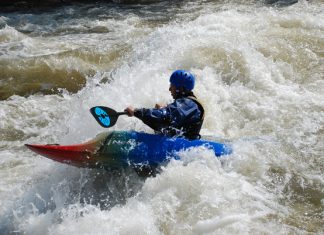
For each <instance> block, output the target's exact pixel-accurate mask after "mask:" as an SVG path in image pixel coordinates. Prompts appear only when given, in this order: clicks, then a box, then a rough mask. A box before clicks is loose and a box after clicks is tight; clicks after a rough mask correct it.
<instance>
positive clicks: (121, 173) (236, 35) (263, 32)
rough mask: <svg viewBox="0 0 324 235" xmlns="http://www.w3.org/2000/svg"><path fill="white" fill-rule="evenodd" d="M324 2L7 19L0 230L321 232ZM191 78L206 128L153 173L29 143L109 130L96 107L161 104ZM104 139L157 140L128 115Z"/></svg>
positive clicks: (169, 5) (135, 7)
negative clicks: (43, 151) (185, 74)
mask: <svg viewBox="0 0 324 235" xmlns="http://www.w3.org/2000/svg"><path fill="white" fill-rule="evenodd" d="M323 13H324V4H323V1H320V0H318V1H298V2H297V3H295V4H292V5H289V4H288V5H285V4H283V5H280V4H279V5H274V4H266V3H265V2H262V1H249V0H246V1H243V0H242V1H236V2H234V1H233V2H231V1H179V2H176V1H174V2H172V1H132V2H131V3H128V4H125V3H121V2H118V3H105V4H104V3H100V4H77V5H69V6H64V7H59V8H54V9H52V10H48V11H39V12H38V11H36V12H35V11H31V12H13V13H0V234H33V235H37V234H39V235H43V234H55V235H56V234H57V235H59V234H323V233H324V222H323V221H324V79H323V78H324V17H323V15H324V14H323ZM176 69H187V70H190V71H191V72H192V73H193V74H194V75H195V76H196V87H195V89H194V92H195V94H196V95H197V97H198V98H199V100H200V101H201V102H202V103H203V105H204V107H205V111H206V114H205V115H206V116H205V121H204V125H203V127H202V131H201V134H202V135H203V136H208V138H214V139H216V140H219V141H223V140H226V141H229V142H231V144H232V145H233V149H234V152H233V154H231V155H229V156H226V157H222V158H215V157H214V156H213V153H211V152H210V151H208V150H206V149H203V148H196V149H190V150H188V151H183V152H181V153H180V155H181V159H180V160H171V161H170V162H169V163H168V164H165V165H163V166H161V169H160V173H159V174H157V175H156V176H155V177H140V176H138V175H137V174H136V172H134V171H133V170H132V169H123V170H112V171H107V170H104V169H83V168H76V167H73V166H68V165H64V164H60V163H57V162H53V161H51V160H49V159H46V158H43V157H41V156H39V155H36V154H35V153H32V152H31V151H29V150H28V149H26V147H25V146H24V144H26V143H42V144H46V143H59V144H74V143H81V142H84V141H86V140H89V139H92V138H94V136H96V135H97V134H99V133H101V132H104V131H106V130H105V129H103V128H102V127H100V126H99V125H98V124H97V123H96V121H95V120H94V118H93V117H92V116H91V114H90V112H89V109H90V108H91V107H93V106H97V105H104V106H108V107H111V108H113V109H115V110H117V111H122V110H124V108H126V107H127V106H129V105H132V106H133V107H139V108H140V107H147V108H148V107H154V105H155V104H156V103H168V102H170V101H172V97H171V95H170V93H169V91H168V87H169V76H170V75H171V73H172V72H173V71H174V70H176ZM111 130H136V131H144V132H148V133H152V130H151V129H150V128H149V127H147V126H145V125H144V124H143V123H142V122H141V121H139V120H138V119H136V118H129V117H125V116H123V117H119V119H118V122H117V124H116V125H115V126H114V127H113V128H111Z"/></svg>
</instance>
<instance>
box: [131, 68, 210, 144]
mask: <svg viewBox="0 0 324 235" xmlns="http://www.w3.org/2000/svg"><path fill="white" fill-rule="evenodd" d="M194 86H195V77H194V76H193V75H192V74H191V73H190V72H188V71H185V70H176V71H174V72H173V73H172V75H171V77H170V88H169V91H170V92H171V95H172V97H173V98H174V101H173V102H172V103H170V104H168V105H166V106H165V107H163V106H160V105H158V104H156V106H155V108H151V109H146V108H140V109H134V108H133V107H131V106H129V107H127V108H126V109H125V111H126V112H127V113H128V116H130V117H132V116H135V117H137V118H139V119H140V120H142V121H143V122H144V123H145V124H146V125H148V126H149V127H151V128H152V129H153V130H154V131H155V132H157V133H161V134H163V135H165V136H168V137H184V138H187V139H189V140H195V139H200V134H199V132H200V129H201V126H202V124H203V121H204V108H203V106H202V105H201V103H200V102H199V101H198V100H197V98H196V96H195V95H194V93H193V92H192V90H193V88H194Z"/></svg>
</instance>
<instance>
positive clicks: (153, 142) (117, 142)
mask: <svg viewBox="0 0 324 235" xmlns="http://www.w3.org/2000/svg"><path fill="white" fill-rule="evenodd" d="M26 147H28V148H29V149H30V150H32V151H34V152H36V153H38V154H40V155H42V156H44V157H47V158H49V159H52V160H54V161H57V162H61V163H65V164H70V165H73V166H77V167H87V168H100V167H112V168H120V167H126V166H134V167H141V166H157V165H159V164H161V163H164V162H166V161H168V160H169V159H170V158H175V159H179V155H178V153H179V151H182V150H186V149H189V148H194V147H206V148H208V149H211V150H213V151H214V153H215V156H216V157H219V156H222V155H227V154H231V153H232V148H231V146H230V145H228V144H223V143H217V142H213V141H207V140H192V141H189V140H187V139H184V138H168V137H165V136H161V135H154V134H147V133H142V132H135V131H112V132H108V133H102V134H99V135H97V136H96V138H95V139H93V140H90V141H88V142H86V143H83V144H76V145H68V146H62V145H33V144H26Z"/></svg>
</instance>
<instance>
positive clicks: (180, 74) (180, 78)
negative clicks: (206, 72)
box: [170, 70, 195, 91]
mask: <svg viewBox="0 0 324 235" xmlns="http://www.w3.org/2000/svg"><path fill="white" fill-rule="evenodd" d="M170 83H171V85H173V86H175V87H176V88H177V89H179V88H180V87H183V88H184V89H185V90H188V91H191V90H192V89H193V88H194V86H195V77H194V76H193V75H192V74H191V73H189V72H187V71H186V70H176V71H174V72H173V73H172V75H171V77H170Z"/></svg>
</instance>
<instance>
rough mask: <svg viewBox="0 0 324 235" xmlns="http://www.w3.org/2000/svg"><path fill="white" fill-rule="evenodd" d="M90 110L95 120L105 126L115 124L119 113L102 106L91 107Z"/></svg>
mask: <svg viewBox="0 0 324 235" xmlns="http://www.w3.org/2000/svg"><path fill="white" fill-rule="evenodd" d="M90 112H91V114H92V116H93V117H94V118H95V119H96V120H97V122H98V123H99V124H100V125H101V126H102V127H105V128H108V127H112V126H113V125H115V123H116V122H117V119H118V116H119V115H120V114H119V113H117V112H116V111H115V110H113V109H111V108H108V107H104V106H95V107H92V108H91V109H90Z"/></svg>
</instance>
